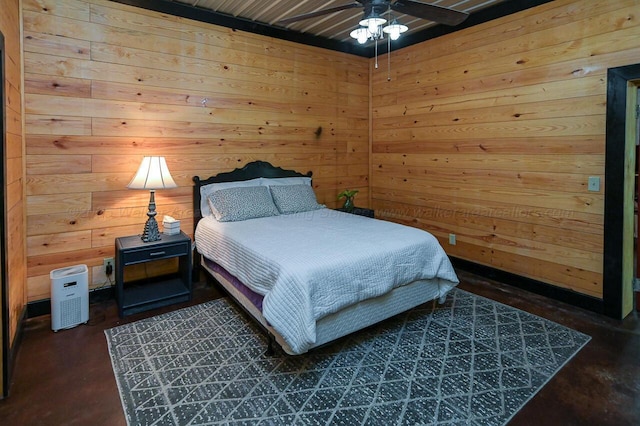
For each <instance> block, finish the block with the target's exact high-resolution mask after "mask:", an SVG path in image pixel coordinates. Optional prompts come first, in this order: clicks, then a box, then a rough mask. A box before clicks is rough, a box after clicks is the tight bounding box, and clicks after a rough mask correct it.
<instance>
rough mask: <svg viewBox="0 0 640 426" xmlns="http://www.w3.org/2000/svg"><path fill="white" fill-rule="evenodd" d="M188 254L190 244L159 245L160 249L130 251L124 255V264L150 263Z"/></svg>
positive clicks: (150, 248) (149, 248) (146, 248)
mask: <svg viewBox="0 0 640 426" xmlns="http://www.w3.org/2000/svg"><path fill="white" fill-rule="evenodd" d="M188 253H189V243H177V244H163V245H159V246H158V247H145V248H141V249H133V250H129V251H128V252H127V253H126V254H125V255H124V264H125V265H133V264H135V263H141V262H149V261H151V260H157V259H167V258H170V257H176V256H184V255H186V254H188Z"/></svg>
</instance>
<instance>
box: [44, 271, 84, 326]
mask: <svg viewBox="0 0 640 426" xmlns="http://www.w3.org/2000/svg"><path fill="white" fill-rule="evenodd" d="M49 276H50V278H51V329H52V330H53V331H58V330H61V329H65V328H72V327H75V326H76V325H78V324H82V323H86V322H87V321H89V270H88V268H87V265H76V266H69V267H67V268H60V269H54V270H53V271H51V273H50V274H49Z"/></svg>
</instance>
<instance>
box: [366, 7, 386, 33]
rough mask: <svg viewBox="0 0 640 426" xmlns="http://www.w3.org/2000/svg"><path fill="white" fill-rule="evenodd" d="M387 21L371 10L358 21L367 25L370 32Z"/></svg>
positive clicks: (375, 31)
mask: <svg viewBox="0 0 640 426" xmlns="http://www.w3.org/2000/svg"><path fill="white" fill-rule="evenodd" d="M386 22H387V20H386V19H384V18H382V17H380V15H378V14H377V13H376V12H374V11H372V12H371V13H370V14H369V16H367V17H366V18H364V19H363V20H362V21H360V25H362V26H363V27H367V28H368V29H369V32H370V33H371V34H375V33H377V32H378V27H380V26H382V25H384V24H385V23H386Z"/></svg>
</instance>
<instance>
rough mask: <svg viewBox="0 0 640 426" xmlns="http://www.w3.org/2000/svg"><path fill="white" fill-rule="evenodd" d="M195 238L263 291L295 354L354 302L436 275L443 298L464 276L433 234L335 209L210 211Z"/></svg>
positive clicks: (268, 313) (271, 317)
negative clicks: (219, 217) (226, 215)
mask: <svg viewBox="0 0 640 426" xmlns="http://www.w3.org/2000/svg"><path fill="white" fill-rule="evenodd" d="M195 241H196V248H197V250H198V252H200V253H201V254H202V255H203V256H204V257H206V258H208V259H212V260H214V261H215V262H216V263H218V264H219V265H221V266H222V267H223V268H224V269H225V270H227V271H228V272H229V273H230V274H231V275H233V276H234V277H237V278H238V279H239V280H240V281H241V282H242V283H244V284H246V285H247V286H248V287H249V288H251V290H252V291H254V292H256V293H258V294H260V295H262V296H263V297H264V298H263V305H262V315H263V316H264V318H265V319H266V321H267V322H268V323H269V325H270V326H271V327H273V328H274V329H275V330H276V331H277V332H278V333H279V334H280V335H281V336H282V337H283V339H284V340H285V342H286V344H287V345H288V346H289V347H290V348H291V350H292V351H293V352H294V353H302V352H305V351H306V350H308V348H310V347H313V346H314V345H316V344H317V342H318V336H317V323H318V321H319V320H321V319H323V318H324V317H327V316H329V315H332V314H335V313H337V312H340V311H342V310H343V309H344V308H346V307H348V306H351V305H355V304H358V303H360V302H362V301H365V300H368V299H375V298H377V297H380V296H383V295H385V294H386V293H389V292H390V291H392V290H393V289H395V288H398V287H402V286H405V285H407V284H410V283H414V282H417V281H425V280H433V279H436V278H437V279H438V283H439V284H438V286H437V287H438V289H437V292H436V294H435V298H439V297H442V296H444V295H445V294H446V293H447V292H448V291H449V290H450V289H451V288H452V287H453V286H455V285H456V284H457V282H458V279H457V277H456V275H455V272H454V270H453V268H452V266H451V263H450V262H449V259H448V257H447V256H446V254H445V253H444V250H443V249H442V247H440V245H439V243H438V242H437V240H436V239H435V237H433V236H432V235H431V234H429V233H427V232H425V231H422V230H418V229H415V228H411V227H407V226H403V225H399V224H395V223H392V222H386V221H380V220H376V219H370V218H365V217H360V216H356V215H350V214H347V213H342V212H337V211H334V210H330V209H321V210H316V211H311V212H305V213H297V214H290V215H278V216H271V217H265V218H258V219H250V220H245V221H240V222H218V221H216V220H215V219H214V218H213V217H211V216H208V217H205V218H203V219H202V220H201V221H200V222H199V223H198V227H197V229H196V232H195Z"/></svg>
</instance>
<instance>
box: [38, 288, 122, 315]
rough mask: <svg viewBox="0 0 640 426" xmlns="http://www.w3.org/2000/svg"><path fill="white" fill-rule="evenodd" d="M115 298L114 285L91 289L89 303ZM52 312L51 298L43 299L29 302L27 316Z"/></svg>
mask: <svg viewBox="0 0 640 426" xmlns="http://www.w3.org/2000/svg"><path fill="white" fill-rule="evenodd" d="M113 298H115V289H114V287H113V286H111V287H105V288H97V289H95V290H91V291H89V304H93V303H99V302H103V301H105V300H108V299H113ZM50 314H51V299H43V300H38V301H35V302H29V303H27V318H35V317H39V316H42V315H50Z"/></svg>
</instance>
